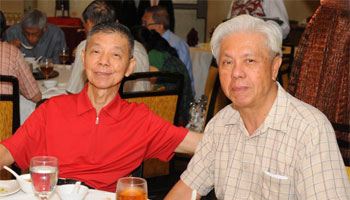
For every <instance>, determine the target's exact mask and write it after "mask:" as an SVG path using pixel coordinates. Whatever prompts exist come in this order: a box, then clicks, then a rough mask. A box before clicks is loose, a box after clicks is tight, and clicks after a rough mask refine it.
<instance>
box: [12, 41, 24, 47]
mask: <svg viewBox="0 0 350 200" xmlns="http://www.w3.org/2000/svg"><path fill="white" fill-rule="evenodd" d="M10 44H12V45H15V46H16V47H17V48H19V47H20V46H21V44H22V42H21V40H11V41H10Z"/></svg>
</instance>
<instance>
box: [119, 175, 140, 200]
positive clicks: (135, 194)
mask: <svg viewBox="0 0 350 200" xmlns="http://www.w3.org/2000/svg"><path fill="white" fill-rule="evenodd" d="M117 200H147V182H146V180H145V179H143V178H138V177H124V178H120V179H119V180H118V183H117Z"/></svg>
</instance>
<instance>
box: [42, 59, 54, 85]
mask: <svg viewBox="0 0 350 200" xmlns="http://www.w3.org/2000/svg"><path fill="white" fill-rule="evenodd" d="M40 71H41V73H43V74H44V76H45V78H46V80H47V79H48V78H49V76H50V74H51V73H52V71H53V62H52V59H51V58H43V59H42V60H41V62H40Z"/></svg>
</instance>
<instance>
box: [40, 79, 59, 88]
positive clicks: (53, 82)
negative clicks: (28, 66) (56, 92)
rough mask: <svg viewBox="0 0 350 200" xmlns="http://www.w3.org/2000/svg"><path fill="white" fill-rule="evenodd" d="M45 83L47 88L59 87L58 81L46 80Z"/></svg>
mask: <svg viewBox="0 0 350 200" xmlns="http://www.w3.org/2000/svg"><path fill="white" fill-rule="evenodd" d="M43 82H44V86H45V87H46V88H48V89H49V88H52V87H55V86H56V85H57V81H56V80H45V81H43Z"/></svg>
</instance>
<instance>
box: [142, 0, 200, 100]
mask: <svg viewBox="0 0 350 200" xmlns="http://www.w3.org/2000/svg"><path fill="white" fill-rule="evenodd" d="M142 25H143V26H144V27H146V28H148V30H155V31H157V32H158V33H159V34H160V35H161V36H162V37H163V38H164V39H166V40H167V41H168V43H169V44H170V46H172V47H173V48H175V49H176V51H177V54H178V55H179V58H180V60H181V61H182V62H183V63H184V64H185V66H186V69H187V71H188V74H189V75H190V79H191V87H192V96H195V90H194V80H193V73H192V65H191V56H190V49H189V47H188V45H187V43H186V42H185V41H184V40H183V39H181V38H180V37H178V36H177V35H175V34H174V33H173V32H171V31H170V30H169V25H170V24H169V14H168V12H167V10H166V9H165V8H164V7H162V6H153V7H148V8H146V10H145V13H144V15H143V16H142Z"/></svg>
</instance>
